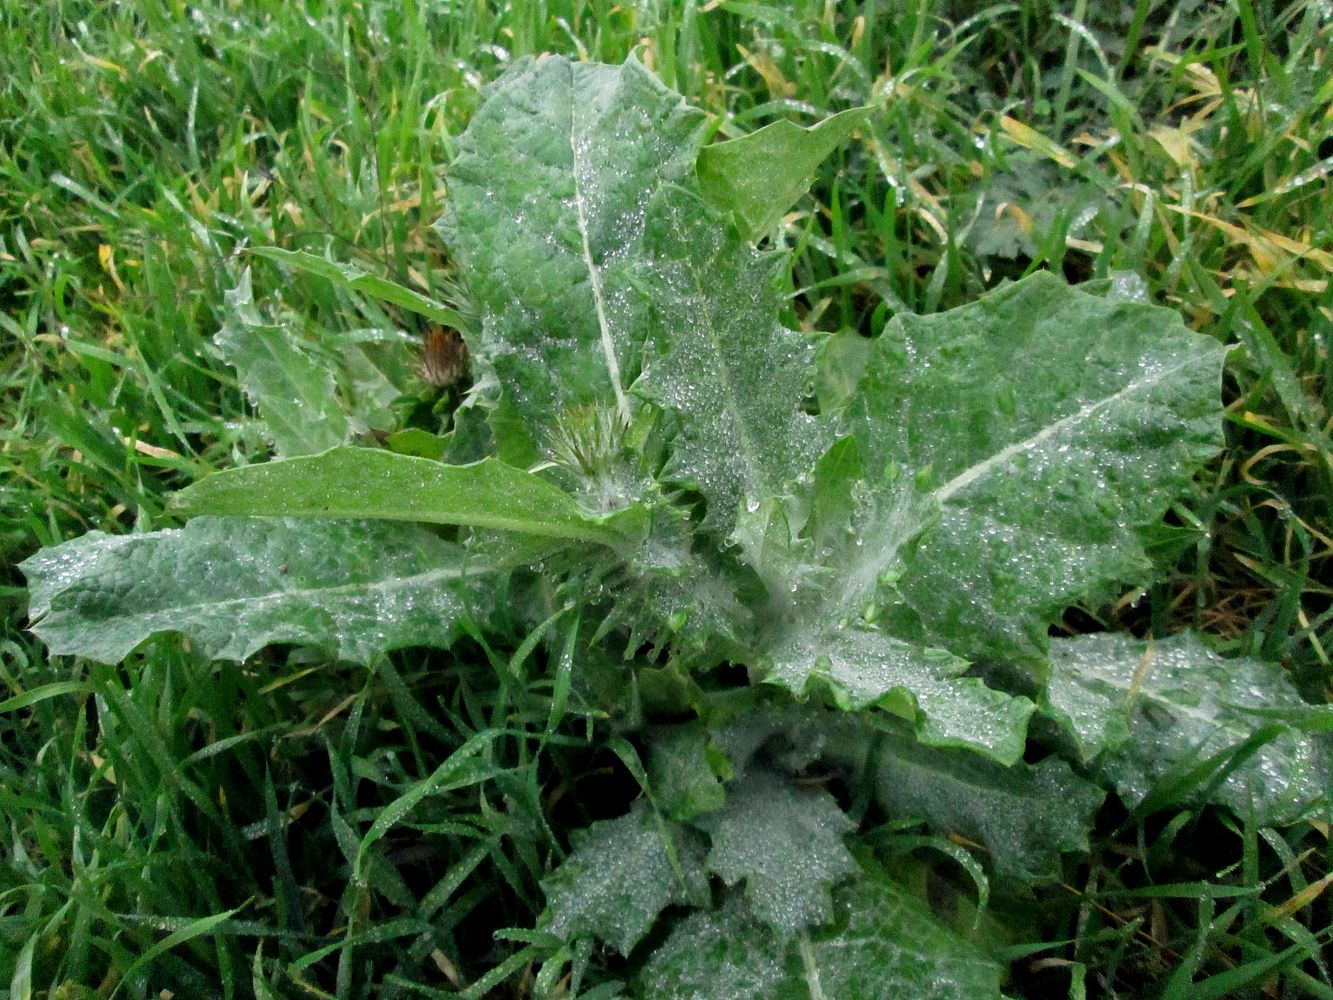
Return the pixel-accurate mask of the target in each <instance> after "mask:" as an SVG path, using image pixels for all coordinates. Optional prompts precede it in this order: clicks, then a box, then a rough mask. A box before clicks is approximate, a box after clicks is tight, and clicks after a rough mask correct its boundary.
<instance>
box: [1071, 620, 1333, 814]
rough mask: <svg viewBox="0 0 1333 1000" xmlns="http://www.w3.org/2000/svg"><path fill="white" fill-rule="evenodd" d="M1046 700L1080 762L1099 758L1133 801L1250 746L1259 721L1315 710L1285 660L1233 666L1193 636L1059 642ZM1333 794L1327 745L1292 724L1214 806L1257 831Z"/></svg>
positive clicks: (1236, 775)
mask: <svg viewBox="0 0 1333 1000" xmlns="http://www.w3.org/2000/svg"><path fill="white" fill-rule="evenodd" d="M1046 697H1047V700H1048V702H1049V705H1050V711H1051V712H1052V714H1054V715H1055V716H1056V718H1057V719H1059V720H1060V721H1062V722H1063V723H1064V724H1065V725H1066V726H1067V727H1068V729H1069V731H1070V732H1071V733H1073V735H1074V738H1075V740H1076V741H1077V745H1078V748H1079V752H1080V754H1081V755H1082V756H1083V758H1084V759H1085V760H1089V759H1092V758H1097V759H1098V762H1099V764H1100V766H1101V769H1102V771H1103V772H1104V773H1105V775H1106V776H1107V777H1108V778H1109V779H1110V780H1111V781H1112V782H1113V783H1114V785H1115V787H1116V789H1117V790H1118V791H1119V792H1120V794H1121V796H1122V797H1124V798H1125V800H1126V801H1128V802H1129V803H1131V804H1133V805H1137V804H1138V803H1140V802H1142V801H1143V800H1144V798H1145V797H1146V796H1147V795H1148V793H1149V792H1150V791H1151V790H1152V789H1153V787H1154V786H1155V785H1156V784H1157V782H1158V781H1159V780H1161V779H1162V778H1163V777H1165V776H1166V775H1168V774H1170V773H1172V772H1178V771H1180V770H1181V769H1182V768H1188V767H1189V766H1191V765H1193V764H1198V763H1202V762H1203V761H1205V760H1206V759H1207V758H1209V757H1212V756H1214V755H1217V754H1220V753H1223V752H1224V751H1227V750H1229V749H1232V748H1240V747H1242V745H1243V744H1245V743H1246V741H1247V740H1249V739H1250V738H1251V737H1252V736H1254V735H1255V732H1256V730H1258V729H1259V728H1260V724H1261V722H1262V717H1261V716H1260V715H1259V714H1257V713H1263V714H1264V715H1267V716H1268V717H1269V718H1270V719H1273V720H1274V721H1276V722H1277V723H1278V724H1279V725H1280V724H1281V723H1280V720H1281V715H1282V712H1283V710H1288V711H1290V712H1291V713H1293V715H1294V716H1299V715H1300V714H1301V713H1303V712H1304V710H1306V709H1307V708H1308V707H1309V706H1308V705H1306V703H1305V702H1304V701H1302V700H1301V697H1300V696H1299V695H1298V694H1297V693H1296V691H1295V689H1294V688H1293V687H1292V686H1291V683H1290V682H1289V681H1288V680H1287V678H1286V676H1285V675H1284V674H1283V672H1282V668H1281V667H1280V666H1278V665H1277V664H1275V663H1266V662H1264V661H1262V660H1254V659H1249V658H1241V659H1227V658H1225V657H1222V656H1219V655H1218V654H1216V653H1214V652H1212V651H1211V650H1210V649H1208V647H1206V646H1205V645H1204V644H1203V643H1202V642H1200V641H1199V639H1198V638H1197V637H1196V636H1194V635H1192V634H1190V633H1187V632H1186V633H1180V634H1179V635H1175V636H1172V637H1170V638H1168V639H1162V640H1158V641H1154V642H1151V643H1150V642H1144V641H1141V640H1138V639H1135V638H1133V637H1132V636H1125V635H1112V634H1107V635H1086V636H1080V637H1078V638H1075V639H1060V640H1057V641H1056V642H1054V643H1052V646H1051V677H1050V680H1049V681H1048V685H1047V692H1046ZM1247 710H1252V711H1247ZM1331 787H1333V759H1331V758H1330V744H1329V741H1328V740H1327V739H1326V738H1323V737H1321V736H1320V735H1317V734H1309V733H1303V732H1299V731H1297V730H1296V729H1294V728H1291V729H1285V730H1284V731H1281V732H1279V733H1277V734H1276V735H1275V736H1274V738H1273V739H1271V740H1269V741H1268V742H1266V743H1263V744H1262V745H1261V746H1259V747H1258V748H1257V749H1255V750H1254V751H1253V753H1252V754H1251V755H1250V756H1248V757H1247V758H1244V759H1243V760H1241V761H1240V763H1239V764H1238V766H1236V767H1235V769H1234V770H1232V771H1231V772H1230V773H1229V774H1227V775H1226V776H1225V778H1224V779H1223V780H1222V782H1221V784H1220V785H1218V786H1217V787H1216V789H1214V790H1213V792H1212V793H1211V798H1212V800H1213V801H1217V802H1221V803H1223V804H1224V805H1227V806H1229V807H1230V808H1231V809H1232V810H1234V811H1235V812H1236V813H1237V814H1238V815H1241V816H1245V815H1249V813H1250V810H1251V809H1253V811H1254V815H1255V817H1256V821H1257V822H1259V823H1261V824H1264V825H1273V824H1285V823H1294V822H1296V821H1298V820H1299V819H1301V818H1302V817H1304V816H1307V815H1309V814H1310V813H1311V811H1312V810H1315V809H1317V808H1320V807H1324V808H1327V806H1328V805H1329V802H1330V791H1329V790H1330V788H1331Z"/></svg>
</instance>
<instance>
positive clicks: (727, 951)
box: [638, 873, 1001, 1000]
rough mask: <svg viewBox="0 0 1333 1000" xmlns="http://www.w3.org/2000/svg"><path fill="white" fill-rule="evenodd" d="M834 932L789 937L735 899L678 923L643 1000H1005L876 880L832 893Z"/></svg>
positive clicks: (649, 968)
mask: <svg viewBox="0 0 1333 1000" xmlns="http://www.w3.org/2000/svg"><path fill="white" fill-rule="evenodd" d="M834 910H835V914H836V918H835V922H834V923H833V925H832V926H830V927H828V928H826V929H824V930H821V931H817V932H815V933H812V934H809V935H801V936H800V937H798V938H797V939H795V940H790V941H788V940H783V939H781V938H780V937H779V936H777V935H776V934H774V933H773V931H771V930H770V929H769V928H768V927H766V926H765V925H764V924H763V923H761V922H759V921H758V920H755V919H754V918H753V917H751V916H750V915H749V914H748V913H747V912H746V907H745V904H744V903H743V902H742V901H741V899H740V898H739V897H738V896H737V895H734V894H733V895H732V896H731V897H729V898H728V899H727V900H726V902H724V903H723V905H722V906H721V907H719V908H718V909H717V910H714V911H712V912H706V911H705V912H699V913H695V914H693V915H691V916H690V917H688V918H686V919H685V920H684V921H682V922H681V923H680V925H679V926H678V927H677V928H676V929H675V930H674V931H673V932H672V934H671V936H670V937H668V938H667V940H666V941H665V942H664V943H663V944H662V946H661V947H660V948H658V949H657V950H656V951H655V952H654V953H653V954H652V955H651V956H650V957H649V959H648V961H647V962H646V963H645V965H644V967H643V969H642V970H641V972H640V974H639V977H638V986H639V990H640V995H641V996H642V997H643V998H644V1000H698V998H701V997H708V998H709V1000H761V998H764V1000H767V998H770V997H780V998H782V1000H831V998H834V997H837V998H850V997H855V998H856V1000H900V998H902V997H912V998H913V1000H955V998H957V997H968V998H969V1000H987V998H990V1000H1000V976H1001V969H1000V966H999V965H998V964H997V963H995V962H994V961H992V960H991V959H990V958H989V957H987V956H986V955H985V954H983V953H982V952H981V951H980V950H979V949H978V948H976V947H975V946H974V945H972V944H970V943H969V942H967V941H965V940H964V939H963V938H961V937H959V936H958V935H957V934H955V933H954V932H952V931H950V930H949V929H948V928H946V927H944V926H943V925H941V924H940V923H939V922H938V921H936V920H935V918H934V916H933V915H932V914H931V912H930V911H929V910H928V909H927V908H926V907H925V906H924V905H923V904H922V903H920V902H919V901H918V900H916V899H914V898H913V897H911V896H909V895H908V894H907V893H906V892H904V891H903V890H902V889H901V888H899V887H898V886H897V885H895V884H894V883H893V882H890V881H889V880H888V879H886V878H884V877H883V876H879V875H872V874H870V873H865V874H863V875H862V876H861V877H860V878H859V879H858V880H857V881H855V882H853V883H852V884H850V885H848V886H846V887H844V888H843V889H840V890H838V891H837V892H836V893H835V894H834Z"/></svg>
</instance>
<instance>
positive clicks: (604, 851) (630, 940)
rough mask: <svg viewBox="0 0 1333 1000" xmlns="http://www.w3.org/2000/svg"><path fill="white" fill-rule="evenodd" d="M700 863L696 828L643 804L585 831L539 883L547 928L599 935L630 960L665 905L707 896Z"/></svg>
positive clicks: (565, 935) (700, 847) (577, 934)
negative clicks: (663, 816)
mask: <svg viewBox="0 0 1333 1000" xmlns="http://www.w3.org/2000/svg"><path fill="white" fill-rule="evenodd" d="M702 860H703V844H702V836H701V835H700V834H699V833H698V831H694V830H689V829H687V828H685V827H681V826H678V825H677V824H675V823H671V822H666V821H662V820H660V819H658V818H657V816H656V815H655V814H654V812H653V810H652V809H651V808H649V806H648V805H647V803H646V802H644V801H643V800H642V799H640V800H639V801H638V802H636V803H635V804H634V807H633V808H632V809H631V810H630V811H629V812H628V813H626V814H625V815H624V816H621V817H619V818H617V819H611V820H604V821H602V822H600V823H594V824H593V825H592V826H590V827H589V828H588V829H587V830H586V831H584V833H583V836H582V838H581V839H580V840H579V842H578V843H577V845H576V846H575V849H574V853H573V854H571V855H570V856H569V857H568V858H566V859H565V861H564V862H563V863H562V864H561V865H560V867H559V868H557V869H556V870H555V872H554V873H552V874H551V876H550V877H549V878H547V879H546V880H545V881H544V882H543V883H542V889H543V890H544V891H545V892H546V912H545V913H544V914H543V918H542V926H543V928H544V929H545V930H548V931H550V932H551V933H552V934H554V935H556V936H557V937H560V938H565V939H571V938H576V937H586V936H589V935H592V936H595V937H597V938H600V939H601V940H603V941H606V942H607V943H608V944H610V945H611V946H612V947H614V948H615V949H616V950H617V951H619V952H620V953H621V954H622V955H628V954H629V953H630V952H631V951H632V950H633V949H634V946H635V945H636V944H638V943H639V941H640V940H642V939H643V936H644V935H645V934H647V933H648V928H649V927H651V926H652V924H653V921H654V920H656V919H657V915H658V914H659V913H661V912H662V910H663V909H665V908H666V907H667V906H669V905H671V904H672V903H698V902H700V901H701V900H703V899H705V898H706V897H707V892H708V885H707V879H706V878H705V876H704V872H703V867H702Z"/></svg>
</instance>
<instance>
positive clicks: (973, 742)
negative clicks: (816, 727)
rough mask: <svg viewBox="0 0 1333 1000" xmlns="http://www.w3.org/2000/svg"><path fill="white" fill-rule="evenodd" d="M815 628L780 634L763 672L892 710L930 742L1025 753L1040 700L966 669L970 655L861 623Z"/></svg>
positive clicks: (1001, 757)
mask: <svg viewBox="0 0 1333 1000" xmlns="http://www.w3.org/2000/svg"><path fill="white" fill-rule="evenodd" d="M816 629H817V626H815V625H814V624H813V623H808V624H807V625H806V627H798V628H796V629H793V630H791V631H788V632H785V633H780V638H778V639H777V640H776V641H774V642H773V643H772V644H771V645H770V646H769V648H768V650H767V654H768V656H769V658H770V663H769V666H768V668H767V670H766V671H765V674H764V679H765V680H767V681H768V682H770V683H773V684H780V685H781V686H783V687H785V688H787V689H788V690H790V691H792V692H794V693H795V694H797V695H800V696H805V695H808V694H809V693H811V691H812V690H814V689H817V688H818V687H820V686H823V687H825V688H826V689H827V690H828V691H829V692H830V694H831V695H832V698H833V702H834V704H836V705H837V706H838V707H839V708H841V709H843V710H844V711H849V712H854V711H858V710H860V709H864V708H868V707H870V706H877V707H880V708H885V709H888V710H890V711H893V712H895V713H896V714H898V715H901V716H902V717H904V718H906V719H908V720H910V721H912V722H913V723H914V724H915V726H916V732H917V737H918V738H919V739H920V740H921V742H922V743H924V744H926V745H927V746H933V747H963V748H967V749H970V750H975V751H977V752H979V753H982V754H985V755H986V756H988V757H991V758H992V759H994V760H996V761H998V762H1000V763H1002V764H1011V763H1013V762H1014V761H1016V760H1018V758H1019V757H1021V756H1022V754H1023V748H1024V745H1025V743H1026V736H1027V723H1028V718H1029V717H1030V716H1031V715H1032V712H1033V710H1034V709H1035V707H1036V706H1034V705H1033V704H1032V702H1030V701H1028V699H1026V698H1021V697H1016V696H1014V695H1010V694H1006V693H1005V692H1003V691H997V690H995V689H993V688H989V687H987V686H986V685H985V684H984V683H983V682H982V681H981V680H979V679H977V678H975V677H965V676H963V675H964V674H965V673H966V671H967V669H968V663H967V661H965V660H960V659H958V657H956V656H953V655H952V654H950V653H946V652H943V651H941V650H938V649H931V648H929V647H925V646H919V645H916V644H914V643H911V642H905V641H903V640H901V639H895V638H894V637H893V636H890V635H886V634H885V633H883V632H878V631H872V630H870V629H867V628H863V627H857V626H846V627H841V628H838V627H835V626H828V627H825V628H824V629H823V630H822V631H816Z"/></svg>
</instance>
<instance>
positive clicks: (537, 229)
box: [439, 57, 704, 443]
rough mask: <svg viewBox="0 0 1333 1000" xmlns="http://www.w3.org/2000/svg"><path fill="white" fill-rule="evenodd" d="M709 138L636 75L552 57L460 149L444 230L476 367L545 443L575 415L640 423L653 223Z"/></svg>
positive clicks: (524, 65)
mask: <svg viewBox="0 0 1333 1000" xmlns="http://www.w3.org/2000/svg"><path fill="white" fill-rule="evenodd" d="M703 124H704V119H703V115H702V113H701V112H699V111H697V110H695V109H693V108H690V107H688V106H687V105H686V104H685V103H684V101H683V100H682V99H681V97H680V95H678V94H675V93H672V92H671V91H670V90H668V89H667V88H666V87H665V86H663V84H662V83H661V82H660V81H658V79H657V78H656V77H654V76H653V75H652V74H651V73H649V72H648V71H647V70H646V69H644V68H643V67H642V66H641V65H639V64H638V63H637V62H635V61H634V60H633V59H631V60H629V61H627V62H626V63H624V64H623V65H621V66H604V65H599V64H596V63H584V62H571V61H569V60H567V59H564V58H560V57H548V58H544V59H541V60H539V61H532V60H522V61H520V62H519V63H517V64H515V66H514V67H513V68H511V69H510V70H509V71H508V72H507V73H505V74H504V75H503V76H502V77H500V79H499V80H497V81H496V82H495V83H494V84H492V85H491V86H490V87H489V88H487V90H486V93H485V99H484V101H483V103H482V104H481V106H480V107H479V108H478V109H477V113H476V115H475V116H474V117H473V119H472V122H471V124H470V125H469V126H468V128H467V131H466V132H464V133H463V135H462V137H461V138H460V139H459V143H458V155H457V157H456V158H455V160H454V162H453V166H452V168H451V171H450V182H449V202H448V210H447V212H446V214H445V216H444V218H443V219H442V220H441V221H440V223H439V230H440V232H441V234H442V235H443V236H444V238H445V240H446V242H448V244H449V247H450V249H451V251H452V252H453V254H454V257H455V259H456V260H457V261H458V264H459V267H460V269H461V272H462V275H463V277H464V279H465V281H466V283H467V286H468V289H469V291H470V293H471V295H472V298H473V302H474V305H475V307H476V309H477V310H478V312H479V313H480V317H481V324H482V329H481V331H480V342H479V343H478V344H476V345H475V346H476V348H477V354H478V355H479V357H480V359H481V360H482V361H483V362H485V363H489V364H490V365H492V366H493V367H494V369H495V372H496V373H497V375H498V376H499V379H500V382H501V384H502V386H503V388H504V391H505V393H506V394H507V396H508V398H509V400H510V401H511V402H512V404H513V407H514V409H515V410H516V411H517V412H518V414H519V415H520V418H521V419H522V420H523V421H524V423H525V424H526V426H527V429H528V433H529V434H530V435H531V436H532V438H533V440H534V441H536V442H537V443H542V441H543V438H545V437H546V436H548V435H549V434H550V432H551V430H552V428H553V427H554V426H555V422H556V421H558V420H559V419H560V418H561V416H562V414H564V413H565V412H566V411H567V410H569V409H570V408H571V407H576V406H587V405H590V404H602V405H606V406H609V407H615V408H616V409H618V410H619V411H620V414H621V417H622V418H625V417H627V416H628V411H629V404H628V398H627V395H626V393H627V390H628V388H629V385H630V384H631V383H632V382H633V380H634V378H635V377H636V376H637V375H638V372H639V364H640V360H639V359H640V353H641V351H642V347H643V341H644V334H645V328H646V322H645V319H646V314H647V302H646V300H645V299H644V296H643V295H642V293H641V292H639V291H638V290H637V289H636V285H637V284H638V283H639V279H638V277H637V276H636V274H637V272H638V271H639V270H640V269H641V267H642V265H643V261H642V259H641V258H642V253H641V250H640V248H639V242H640V239H641V237H642V233H643V227H644V218H645V209H646V207H647V204H648V201H649V199H650V198H651V197H652V195H653V193H654V192H655V191H657V190H658V189H660V188H661V187H662V186H663V185H664V184H668V183H672V182H676V181H680V180H684V179H686V178H687V177H688V176H689V173H690V171H691V170H692V168H693V166H694V160H695V157H696V155H697V153H698V149H699V144H700V142H701V141H702V128H703Z"/></svg>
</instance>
